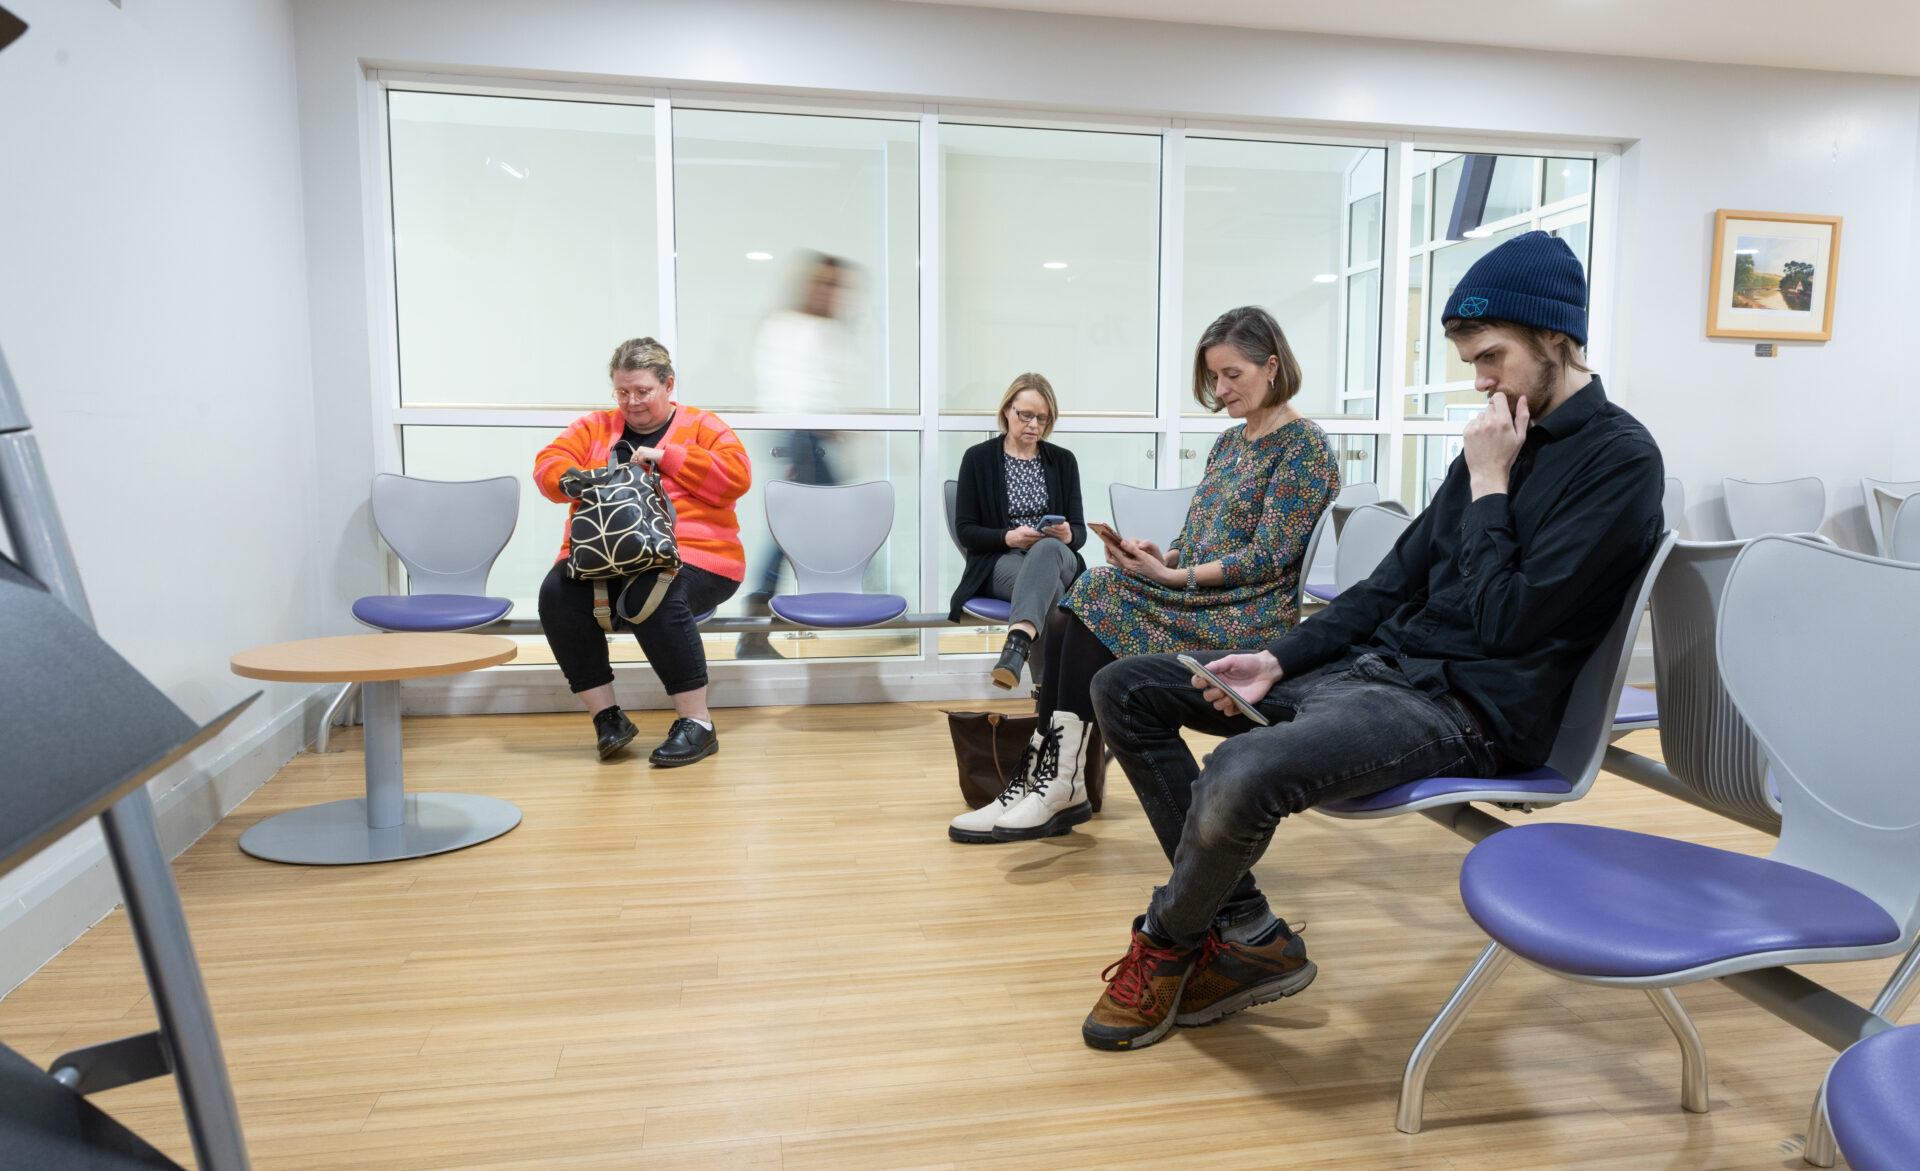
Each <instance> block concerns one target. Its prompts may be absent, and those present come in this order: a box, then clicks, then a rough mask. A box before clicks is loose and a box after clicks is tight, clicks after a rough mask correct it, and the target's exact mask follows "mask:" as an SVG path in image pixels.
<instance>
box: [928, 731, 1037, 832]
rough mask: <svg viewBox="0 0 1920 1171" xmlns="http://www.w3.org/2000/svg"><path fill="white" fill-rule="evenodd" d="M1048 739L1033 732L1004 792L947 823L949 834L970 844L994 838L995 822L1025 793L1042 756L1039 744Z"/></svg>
mask: <svg viewBox="0 0 1920 1171" xmlns="http://www.w3.org/2000/svg"><path fill="white" fill-rule="evenodd" d="M1045 742H1046V737H1045V735H1043V734H1042V733H1040V732H1038V731H1036V732H1034V734H1033V735H1032V736H1031V737H1030V738H1029V739H1028V740H1027V746H1026V748H1024V749H1023V750H1021V753H1020V764H1019V765H1018V766H1017V767H1016V768H1015V769H1014V775H1013V777H1012V779H1011V780H1009V781H1008V782H1007V787H1006V789H1005V791H1003V792H1002V793H1001V794H1000V795H999V796H998V797H996V798H994V799H993V800H991V801H989V802H987V803H986V804H985V805H982V806H981V807H980V808H978V809H969V810H967V811H966V812H965V813H962V814H961V815H960V816H958V817H956V818H954V819H953V820H952V821H951V822H949V823H948V824H947V837H949V838H951V839H952V840H953V841H956V842H965V843H967V844H968V845H979V844H980V843H982V842H991V841H993V840H994V838H993V824H994V822H996V821H999V820H1000V815H1001V814H1003V813H1005V812H1006V811H1007V810H1009V809H1012V808H1013V807H1014V805H1016V804H1018V803H1019V801H1020V799H1021V798H1022V797H1024V796H1026V794H1027V784H1028V782H1030V781H1031V780H1032V779H1033V764H1034V761H1035V760H1037V759H1039V756H1040V746H1041V745H1042V744H1044V743H1045Z"/></svg>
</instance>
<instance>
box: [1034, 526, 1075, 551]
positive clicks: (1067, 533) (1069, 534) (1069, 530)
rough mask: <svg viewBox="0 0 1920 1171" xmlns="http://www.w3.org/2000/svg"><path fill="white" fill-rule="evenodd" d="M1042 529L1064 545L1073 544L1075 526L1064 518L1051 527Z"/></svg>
mask: <svg viewBox="0 0 1920 1171" xmlns="http://www.w3.org/2000/svg"><path fill="white" fill-rule="evenodd" d="M1040 531H1041V532H1043V533H1045V534H1046V535H1047V536H1049V537H1052V538H1053V539H1054V540H1056V541H1058V542H1060V543H1061V544H1062V545H1071V544H1073V526H1072V525H1070V524H1068V523H1067V522H1066V521H1064V520H1063V521H1061V522H1060V523H1059V524H1057V525H1054V526H1053V527H1052V528H1050V529H1042V530H1040Z"/></svg>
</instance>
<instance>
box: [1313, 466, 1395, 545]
mask: <svg viewBox="0 0 1920 1171" xmlns="http://www.w3.org/2000/svg"><path fill="white" fill-rule="evenodd" d="M1378 503H1380V485H1378V484H1376V483H1374V482H1372V481H1371V480H1364V481H1362V482H1360V483H1358V484H1346V485H1343V486H1342V487H1341V489H1340V491H1338V492H1336V493H1334V495H1333V507H1332V508H1331V510H1330V511H1331V512H1332V513H1333V532H1331V533H1329V534H1328V535H1329V536H1330V537H1332V538H1333V539H1334V540H1335V541H1336V542H1337V541H1338V540H1339V539H1340V534H1341V533H1343V532H1345V531H1346V528H1347V518H1348V517H1350V516H1352V515H1353V510H1354V509H1356V508H1364V507H1365V506H1367V505H1369V504H1378ZM1392 504H1394V505H1395V506H1400V502H1399V501H1398V500H1395V501H1392ZM1402 511H1405V509H1404V507H1402Z"/></svg>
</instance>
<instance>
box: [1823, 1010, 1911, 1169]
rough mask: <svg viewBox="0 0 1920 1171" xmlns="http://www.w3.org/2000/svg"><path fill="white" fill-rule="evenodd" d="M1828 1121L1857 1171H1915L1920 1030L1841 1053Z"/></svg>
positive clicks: (1832, 1078) (1891, 1033) (1897, 1032)
mask: <svg viewBox="0 0 1920 1171" xmlns="http://www.w3.org/2000/svg"><path fill="white" fill-rule="evenodd" d="M1827 1116H1828V1117H1829V1118H1830V1119H1831V1120H1832V1121H1833V1137H1834V1138H1835V1139H1837V1140H1839V1143H1840V1153H1841V1154H1843V1155H1845V1156H1846V1157H1847V1165H1848V1166H1849V1167H1852V1168H1853V1171H1910V1169H1911V1168H1912V1167H1913V1166H1914V1163H1915V1161H1916V1159H1920V1154H1916V1152H1920V1025H1909V1026H1907V1027H1906V1028H1904V1029H1889V1030H1888V1031H1886V1032H1884V1033H1875V1034H1874V1035H1873V1036H1871V1037H1868V1038H1867V1039H1866V1040H1864V1041H1862V1042H1860V1043H1859V1044H1858V1045H1855V1046H1854V1047H1853V1048H1851V1049H1849V1050H1847V1051H1846V1052H1845V1053H1842V1054H1841V1055H1840V1060H1838V1061H1836V1062H1834V1063H1833V1072H1832V1073H1830V1074H1828V1075H1827Z"/></svg>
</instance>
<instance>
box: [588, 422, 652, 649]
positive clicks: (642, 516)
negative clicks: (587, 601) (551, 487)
mask: <svg viewBox="0 0 1920 1171" xmlns="http://www.w3.org/2000/svg"><path fill="white" fill-rule="evenodd" d="M627 451H628V449H627V445H626V444H625V443H619V444H615V445H614V449H613V451H612V452H610V453H609V454H608V455H607V466H606V467H605V468H603V469H600V470H597V471H593V472H588V473H586V478H587V487H586V489H585V490H584V491H582V492H581V493H580V505H579V507H577V508H575V509H574V511H573V517H572V519H571V520H569V521H568V522H567V541H568V544H569V545H570V546H571V548H570V549H569V551H568V554H567V573H568V576H570V577H573V578H575V579H578V580H581V581H590V582H592V583H593V618H594V621H596V622H598V623H599V624H600V629H602V630H605V631H609V632H611V631H612V630H613V605H612V602H611V600H610V599H609V598H608V592H609V586H610V583H612V582H615V581H618V580H620V579H622V578H633V577H638V576H640V575H642V574H648V573H651V574H654V580H653V588H652V589H651V590H650V591H649V592H648V594H647V598H646V602H645V604H644V605H642V606H641V608H640V612H639V613H638V614H632V615H623V616H622V617H624V618H625V619H626V620H627V621H628V622H629V623H631V624H632V625H634V626H638V625H640V624H641V623H642V622H645V621H646V620H647V619H648V618H650V617H652V616H653V612H654V611H655V610H656V609H658V608H659V606H660V601H661V599H663V598H665V597H666V596H667V587H668V586H670V585H672V584H673V579H674V578H675V577H676V576H678V575H679V572H680V548H679V546H678V545H677V544H675V543H674V539H673V522H674V511H673V501H672V499H670V498H669V497H668V496H667V493H666V490H665V488H663V487H662V486H661V484H660V473H659V472H658V471H656V470H655V469H654V468H652V467H650V466H644V465H641V464H635V463H630V462H626V461H625V460H623V459H622V455H623V454H624V453H627Z"/></svg>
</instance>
